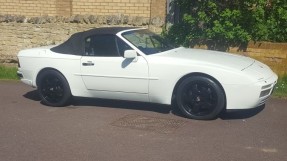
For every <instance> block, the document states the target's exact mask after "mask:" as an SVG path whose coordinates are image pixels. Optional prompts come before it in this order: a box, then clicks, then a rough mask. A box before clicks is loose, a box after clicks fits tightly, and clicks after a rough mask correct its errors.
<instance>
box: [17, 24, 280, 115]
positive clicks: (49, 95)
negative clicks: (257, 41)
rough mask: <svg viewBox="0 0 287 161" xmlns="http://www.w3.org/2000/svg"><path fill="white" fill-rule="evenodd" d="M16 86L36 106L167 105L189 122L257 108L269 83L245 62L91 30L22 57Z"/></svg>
mask: <svg viewBox="0 0 287 161" xmlns="http://www.w3.org/2000/svg"><path fill="white" fill-rule="evenodd" d="M18 59H19V70H18V75H19V77H20V78H21V81H22V82H24V83H25V84H28V85H30V86H33V87H37V88H38V91H39V94H40V96H41V98H42V102H43V103H44V104H46V105H48V106H65V105H67V104H68V103H69V100H70V98H71V97H72V96H80V97H95V98H106V99H120V100H132V101H141V102H153V103H159V104H168V105H170V104H171V103H172V102H173V101H175V102H176V106H177V107H178V108H179V109H180V111H181V112H182V113H183V114H184V115H185V116H186V117H188V118H192V119H213V118H216V117H217V116H218V114H219V113H220V112H221V111H222V110H224V109H249V108H254V107H257V106H259V105H262V104H264V103H265V101H266V100H267V98H268V97H269V96H270V95H271V93H272V90H273V88H274V85H275V84H276V82H277V78H278V77H277V75H276V74H275V73H273V72H272V70H270V68H269V67H268V66H266V65H265V64H263V63H261V62H258V61H256V60H254V59H251V58H249V57H243V56H238V55H233V54H228V53H223V52H216V51H208V50H199V49H188V48H183V47H177V48H176V47H173V46H172V45H171V44H169V43H168V42H167V41H166V40H165V39H163V38H161V37H160V36H158V35H155V34H153V33H151V32H150V31H148V30H147V29H142V28H131V27H111V28H96V29H92V30H89V31H85V32H80V33H76V34H74V35H72V36H71V38H70V39H68V40H67V41H66V42H64V43H63V44H60V45H58V46H48V47H41V48H34V49H27V50H22V51H20V52H19V54H18Z"/></svg>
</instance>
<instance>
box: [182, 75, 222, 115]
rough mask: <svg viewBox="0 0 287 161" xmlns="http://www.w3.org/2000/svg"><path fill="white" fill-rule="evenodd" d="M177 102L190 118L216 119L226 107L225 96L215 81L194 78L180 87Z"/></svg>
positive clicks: (198, 77) (205, 78)
mask: <svg viewBox="0 0 287 161" xmlns="http://www.w3.org/2000/svg"><path fill="white" fill-rule="evenodd" d="M176 100H177V103H178V107H179V109H180V110H181V112H182V113H183V114H184V115H185V116H186V117H188V118H192V119H198V120H209V119H214V118H216V117H217V116H218V114H219V113H220V112H221V111H222V110H223V109H224V107H225V95H224V91H223V90H222V88H221V86H219V85H218V84H217V83H216V82H215V81H214V80H213V79H210V78H208V77H204V76H193V77H189V78H187V79H185V80H184V81H183V82H182V83H181V84H180V85H179V87H178V89H177V93H176Z"/></svg>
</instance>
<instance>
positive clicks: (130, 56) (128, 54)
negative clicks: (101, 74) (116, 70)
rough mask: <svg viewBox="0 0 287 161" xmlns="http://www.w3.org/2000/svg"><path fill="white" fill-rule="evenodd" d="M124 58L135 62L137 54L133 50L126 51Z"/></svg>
mask: <svg viewBox="0 0 287 161" xmlns="http://www.w3.org/2000/svg"><path fill="white" fill-rule="evenodd" d="M124 58H126V59H133V61H137V60H138V53H137V52H136V51H135V50H126V51H125V53H124Z"/></svg>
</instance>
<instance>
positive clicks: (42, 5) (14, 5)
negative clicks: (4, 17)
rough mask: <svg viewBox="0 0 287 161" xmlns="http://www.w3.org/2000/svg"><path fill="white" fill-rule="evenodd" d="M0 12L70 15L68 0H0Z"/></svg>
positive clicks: (30, 14)
mask: <svg viewBox="0 0 287 161" xmlns="http://www.w3.org/2000/svg"><path fill="white" fill-rule="evenodd" d="M0 14H11V15H25V16H30V17H32V16H41V15H49V16H55V15H63V16H67V15H70V14H71V13H70V0H61V1H58V0H0Z"/></svg>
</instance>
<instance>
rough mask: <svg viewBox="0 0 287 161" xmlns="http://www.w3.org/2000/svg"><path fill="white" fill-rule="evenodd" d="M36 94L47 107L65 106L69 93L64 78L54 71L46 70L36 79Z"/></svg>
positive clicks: (69, 96)
mask: <svg viewBox="0 0 287 161" xmlns="http://www.w3.org/2000/svg"><path fill="white" fill-rule="evenodd" d="M37 85H38V92H39V94H40V97H41V98H42V102H43V103H44V104H46V105H48V106H55V107H59V106H65V105H66V104H67V103H68V102H69V100H70V98H71V91H70V87H69V84H68V82H67V80H66V79H65V77H64V76H63V75H62V74H61V73H59V72H57V71H54V70H47V71H45V72H43V73H41V74H40V75H39V76H38V78H37Z"/></svg>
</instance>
